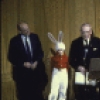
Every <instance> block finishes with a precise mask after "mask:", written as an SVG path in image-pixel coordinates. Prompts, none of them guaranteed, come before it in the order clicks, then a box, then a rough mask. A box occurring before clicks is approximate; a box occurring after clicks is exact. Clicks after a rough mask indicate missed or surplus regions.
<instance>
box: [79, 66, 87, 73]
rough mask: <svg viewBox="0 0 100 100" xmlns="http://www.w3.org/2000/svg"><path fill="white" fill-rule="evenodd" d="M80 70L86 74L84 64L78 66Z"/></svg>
mask: <svg viewBox="0 0 100 100" xmlns="http://www.w3.org/2000/svg"><path fill="white" fill-rule="evenodd" d="M78 71H80V72H82V74H84V75H85V72H86V69H85V68H84V66H78Z"/></svg>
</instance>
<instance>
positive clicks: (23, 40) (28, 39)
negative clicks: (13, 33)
mask: <svg viewBox="0 0 100 100" xmlns="http://www.w3.org/2000/svg"><path fill="white" fill-rule="evenodd" d="M26 38H27V42H28V46H29V49H30V52H31V56H32V47H31V41H30V37H29V36H27V37H26V36H24V35H21V39H22V42H23V44H24V47H25V50H27V47H26V42H25V41H26Z"/></svg>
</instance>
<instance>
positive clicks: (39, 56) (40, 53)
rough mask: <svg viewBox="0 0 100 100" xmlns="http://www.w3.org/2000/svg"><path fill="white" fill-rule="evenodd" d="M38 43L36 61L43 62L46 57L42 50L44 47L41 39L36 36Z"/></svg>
mask: <svg viewBox="0 0 100 100" xmlns="http://www.w3.org/2000/svg"><path fill="white" fill-rule="evenodd" d="M36 41H37V46H36V47H37V48H36V52H37V55H36V61H42V58H43V57H44V52H43V50H42V46H41V42H40V39H39V37H38V35H36Z"/></svg>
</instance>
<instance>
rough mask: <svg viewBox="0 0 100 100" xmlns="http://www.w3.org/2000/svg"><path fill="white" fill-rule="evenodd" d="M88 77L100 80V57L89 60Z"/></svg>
mask: <svg viewBox="0 0 100 100" xmlns="http://www.w3.org/2000/svg"><path fill="white" fill-rule="evenodd" d="M89 79H93V80H94V79H95V80H97V81H100V58H92V59H91V60H90V65H89Z"/></svg>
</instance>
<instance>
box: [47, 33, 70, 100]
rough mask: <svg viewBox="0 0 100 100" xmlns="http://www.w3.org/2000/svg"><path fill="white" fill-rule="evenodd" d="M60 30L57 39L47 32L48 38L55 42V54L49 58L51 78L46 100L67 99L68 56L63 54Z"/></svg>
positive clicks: (63, 46)
mask: <svg viewBox="0 0 100 100" xmlns="http://www.w3.org/2000/svg"><path fill="white" fill-rule="evenodd" d="M62 36H63V33H62V31H59V35H58V41H57V40H56V39H55V38H54V36H53V35H52V34H51V33H50V32H49V33H48V37H49V39H50V40H51V41H52V42H53V43H54V44H55V51H56V54H55V55H54V56H53V57H52V58H51V67H52V79H51V90H50V94H49V96H48V100H67V96H66V94H67V88H68V57H67V55H66V54H65V44H64V43H63V42H62Z"/></svg>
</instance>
